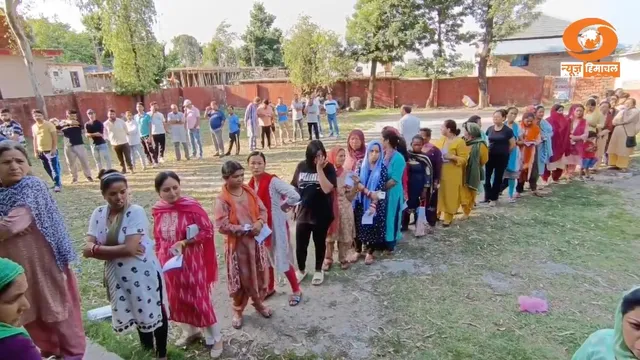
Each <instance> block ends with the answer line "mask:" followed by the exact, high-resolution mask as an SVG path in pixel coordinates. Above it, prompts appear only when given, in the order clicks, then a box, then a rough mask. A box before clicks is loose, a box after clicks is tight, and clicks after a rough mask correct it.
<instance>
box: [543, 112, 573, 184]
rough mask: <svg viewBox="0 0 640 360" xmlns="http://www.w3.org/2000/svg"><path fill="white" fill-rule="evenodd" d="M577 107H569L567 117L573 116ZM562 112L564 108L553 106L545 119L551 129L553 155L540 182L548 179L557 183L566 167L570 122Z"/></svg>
mask: <svg viewBox="0 0 640 360" xmlns="http://www.w3.org/2000/svg"><path fill="white" fill-rule="evenodd" d="M577 106H578V105H577V104H574V105H572V106H571V109H570V110H569V117H571V116H572V115H573V113H574V112H575V109H576V108H577ZM563 111H564V106H562V105H560V104H555V105H553V106H552V107H551V114H550V116H549V118H548V119H547V121H548V122H549V124H551V127H552V128H553V137H552V138H551V147H552V149H553V154H552V155H551V158H550V159H549V163H548V164H547V167H546V169H545V170H544V173H543V174H542V180H544V181H545V182H548V181H549V177H551V179H552V180H553V181H555V182H557V181H559V180H560V177H561V176H562V173H563V172H564V170H565V167H566V162H565V161H566V155H567V154H568V152H569V146H570V139H569V135H570V133H571V120H570V118H569V117H565V116H564V114H563Z"/></svg>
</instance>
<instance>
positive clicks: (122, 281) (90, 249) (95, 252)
mask: <svg viewBox="0 0 640 360" xmlns="http://www.w3.org/2000/svg"><path fill="white" fill-rule="evenodd" d="M98 177H99V178H100V192H102V196H103V197H104V199H105V201H106V202H107V204H106V205H102V206H99V207H97V208H96V209H95V210H94V211H93V214H91V219H90V220H89V230H88V231H87V242H86V245H85V247H84V250H83V255H84V257H86V258H94V259H98V260H103V261H105V271H104V277H105V279H104V280H105V285H106V287H107V297H108V299H109V301H110V302H111V313H112V316H111V326H112V327H113V330H114V331H115V332H117V333H118V334H122V333H123V332H126V331H128V330H133V329H137V330H138V336H139V337H140V343H141V344H142V347H143V348H144V349H146V350H149V351H154V350H155V354H156V356H157V358H158V359H166V358H167V337H168V334H169V317H168V312H169V311H168V310H169V309H168V308H166V304H165V299H166V293H165V287H164V281H163V280H162V275H161V272H162V270H161V268H160V263H159V262H158V259H157V258H156V255H155V253H154V252H153V245H154V242H153V240H151V237H150V236H149V234H150V231H149V220H148V219H147V214H146V213H145V211H144V209H143V208H142V207H141V206H139V205H136V204H131V203H130V202H129V189H128V183H127V178H125V177H124V175H122V174H121V173H119V172H118V171H116V170H106V171H105V170H101V171H100V173H99V174H98ZM154 340H155V345H154Z"/></svg>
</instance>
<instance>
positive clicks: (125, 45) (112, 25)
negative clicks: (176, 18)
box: [100, 0, 164, 94]
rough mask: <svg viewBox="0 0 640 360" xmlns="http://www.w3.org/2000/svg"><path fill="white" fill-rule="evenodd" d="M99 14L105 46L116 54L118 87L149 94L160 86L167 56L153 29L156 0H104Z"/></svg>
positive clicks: (136, 92)
mask: <svg viewBox="0 0 640 360" xmlns="http://www.w3.org/2000/svg"><path fill="white" fill-rule="evenodd" d="M100 15H101V18H102V25H103V26H102V35H103V37H104V41H105V45H106V46H107V48H108V49H109V50H110V51H111V52H112V53H113V57H114V62H113V67H114V78H115V85H116V90H117V91H118V92H121V93H127V94H146V93H148V92H151V91H153V90H155V89H157V87H158V83H159V81H160V79H161V78H162V68H163V63H164V56H163V46H162V45H161V44H159V43H158V41H157V40H156V38H155V36H154V35H153V31H152V30H151V25H152V24H153V23H154V22H155V17H156V10H155V6H154V3H153V0H104V5H103V7H102V9H101V11H100Z"/></svg>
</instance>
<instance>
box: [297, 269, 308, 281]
mask: <svg viewBox="0 0 640 360" xmlns="http://www.w3.org/2000/svg"><path fill="white" fill-rule="evenodd" d="M307 274H308V273H307V272H306V271H305V272H302V271H300V270H298V271H296V279H298V284H300V283H301V282H302V280H304V278H306V277H307Z"/></svg>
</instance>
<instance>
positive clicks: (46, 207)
mask: <svg viewBox="0 0 640 360" xmlns="http://www.w3.org/2000/svg"><path fill="white" fill-rule="evenodd" d="M544 115H545V109H544V108H543V107H542V106H538V107H530V108H527V110H526V111H525V113H524V114H523V115H522V116H521V120H520V121H518V120H517V118H518V109H516V108H509V109H506V110H498V111H496V112H495V113H494V114H493V125H492V126H490V127H489V129H488V130H487V131H486V132H483V131H481V127H480V118H479V117H472V118H471V119H469V121H467V122H465V123H464V124H463V125H462V126H461V129H460V128H458V125H457V124H456V122H455V121H453V120H447V121H445V122H444V124H443V125H442V127H441V135H442V137H441V138H439V139H437V140H435V141H433V142H431V130H430V129H426V128H424V129H420V133H419V134H416V135H415V136H414V137H412V138H411V139H404V138H402V137H401V135H400V133H399V132H398V131H397V130H396V129H394V128H392V127H386V128H385V129H383V131H382V134H381V137H380V139H369V142H366V141H365V137H364V133H363V132H362V131H360V130H354V131H352V132H351V134H350V135H349V137H348V139H347V143H346V144H345V146H344V147H343V146H336V147H334V148H332V149H330V150H329V151H327V150H326V149H325V147H324V144H323V143H322V142H321V141H319V140H313V141H311V142H310V143H309V144H308V146H307V149H306V152H305V158H304V160H303V161H301V162H300V163H299V164H298V165H297V167H296V170H295V173H294V175H293V178H292V179H291V181H285V180H282V179H280V178H278V177H277V176H276V175H275V174H270V173H268V172H266V170H265V169H266V166H267V158H266V157H265V155H264V154H263V153H261V152H257V151H254V152H252V153H251V154H250V155H249V156H248V158H247V161H246V164H244V165H243V164H241V163H240V162H237V161H234V160H229V161H226V162H225V163H224V164H223V165H222V171H221V173H222V178H223V179H224V185H223V186H222V189H221V191H220V193H219V195H218V197H217V199H216V201H215V205H214V212H213V219H212V220H211V219H210V218H209V216H208V214H207V212H206V211H205V210H204V208H203V206H202V205H201V204H200V203H198V201H196V200H194V199H193V198H190V197H188V196H187V195H186V194H183V193H182V191H181V180H180V177H179V176H178V175H177V174H175V173H174V172H171V171H165V172H161V173H159V174H158V175H157V177H156V179H155V189H156V191H157V193H158V196H159V200H158V202H157V203H156V204H155V205H154V206H153V209H152V216H153V220H154V225H153V228H151V227H150V223H149V220H148V216H147V214H146V213H145V211H144V209H143V208H142V207H141V206H139V205H136V204H134V203H132V202H131V201H130V197H129V191H128V182H127V178H126V177H125V176H124V175H123V174H121V173H120V172H118V171H115V170H107V171H104V170H103V171H101V173H100V176H99V177H100V191H101V193H102V195H103V197H104V200H105V205H102V206H99V207H98V208H96V209H95V210H94V212H93V214H92V215H91V217H90V220H89V225H88V231H87V238H86V245H85V246H84V249H83V251H82V255H83V256H84V257H87V258H91V259H94V260H95V261H103V262H104V264H105V271H104V284H105V287H106V292H107V297H108V299H109V301H110V304H111V310H112V327H113V330H114V331H115V332H117V333H124V332H126V331H129V330H136V331H137V332H138V335H139V339H140V344H141V347H142V348H144V349H147V350H149V351H151V352H153V353H154V354H155V356H156V357H157V358H158V359H166V357H167V342H168V332H169V320H172V321H173V322H174V323H176V324H177V326H179V327H180V328H181V330H182V331H181V333H182V336H181V337H180V338H179V339H178V341H177V342H176V345H177V346H180V347H182V346H186V345H189V344H191V343H193V342H196V341H200V340H204V343H205V344H206V346H207V347H208V348H209V349H210V355H211V357H212V358H217V357H219V356H220V355H221V354H222V351H223V343H222V334H221V327H220V323H219V321H218V319H217V317H216V311H215V309H214V304H213V302H212V292H213V289H214V285H215V284H216V282H217V280H218V275H219V274H218V264H217V261H216V259H217V255H216V248H215V244H214V233H215V232H216V231H217V232H219V233H220V234H222V235H223V236H224V239H225V241H224V259H225V265H226V276H227V288H228V292H229V295H230V297H231V299H232V310H233V318H232V326H233V327H234V328H236V329H240V328H241V327H242V326H243V322H244V320H245V319H244V317H243V315H244V312H245V309H246V306H247V305H248V304H249V301H251V304H252V305H253V307H254V308H255V310H256V311H257V313H258V314H259V315H260V316H263V317H265V318H270V317H271V316H272V315H273V310H272V309H271V308H270V307H269V306H268V304H267V299H269V297H270V296H272V295H273V294H274V293H275V279H276V276H277V274H284V275H285V277H286V279H287V280H288V283H289V285H290V287H291V294H290V296H289V299H288V302H289V305H290V306H297V305H298V304H300V302H301V301H303V291H302V289H301V285H300V284H301V282H302V281H303V280H304V279H305V278H306V277H307V276H308V274H309V271H308V270H307V267H306V263H307V251H308V247H309V243H310V242H311V240H313V243H314V247H315V256H314V259H313V264H314V268H313V272H312V273H313V274H312V275H311V285H314V286H318V285H321V284H322V283H323V282H324V281H325V272H327V271H329V270H330V269H331V268H332V267H333V263H334V251H335V250H337V253H338V256H337V261H338V263H339V266H340V268H341V269H343V270H346V269H348V268H349V267H350V266H351V265H352V264H354V263H356V262H358V261H360V260H361V259H362V258H364V263H365V264H372V263H373V262H374V261H375V259H376V257H379V256H381V255H382V256H391V255H392V254H393V252H394V250H395V247H396V245H397V242H398V241H400V240H401V238H402V233H403V232H405V231H407V230H408V229H409V225H410V224H411V222H412V218H413V224H414V225H415V227H414V232H415V235H416V236H422V235H425V234H427V233H433V231H434V230H435V228H436V224H437V222H438V221H441V222H442V227H444V228H446V227H448V226H450V225H451V224H452V222H453V221H454V218H455V215H456V214H457V213H458V211H459V209H461V213H462V216H461V218H460V220H463V219H465V218H467V217H469V216H470V214H471V212H472V211H473V209H474V208H475V206H476V198H477V197H478V194H479V193H481V194H483V198H484V202H486V203H488V204H489V205H490V206H495V205H496V203H498V201H499V198H500V197H501V195H502V193H503V192H504V191H505V190H507V196H508V201H509V202H516V201H517V200H516V199H517V198H518V197H519V195H520V194H522V193H523V192H524V191H525V185H527V184H528V188H529V191H531V193H532V194H534V195H537V196H543V195H544V194H545V193H544V192H542V191H541V190H540V189H539V188H538V178H539V177H542V180H543V181H544V182H554V181H560V179H561V177H563V176H564V177H565V178H566V179H567V180H569V181H570V180H572V179H575V178H576V177H581V178H585V179H586V178H589V177H590V176H591V174H592V172H593V171H595V170H597V169H598V167H599V165H601V164H603V163H605V162H606V163H607V164H608V165H610V167H611V168H612V169H618V170H622V171H624V170H626V169H627V168H628V166H629V157H630V155H631V153H632V151H633V147H635V141H634V140H632V138H633V139H634V137H635V135H636V134H637V133H638V125H639V124H640V111H639V110H637V109H636V108H635V100H634V99H627V100H626V101H625V103H624V104H623V105H621V106H619V105H618V104H617V103H616V102H615V99H614V98H613V97H612V98H611V99H607V100H604V101H601V102H600V103H597V101H596V99H593V98H591V99H589V100H588V101H587V102H586V103H585V106H583V105H580V104H576V105H573V106H571V108H570V110H569V112H568V114H567V115H565V114H564V108H563V107H562V106H561V105H555V106H553V107H552V109H551V113H550V116H549V117H547V118H546V119H545V116H544ZM460 135H463V136H462V137H461V136H460ZM245 172H246V173H245ZM246 178H250V179H249V181H248V182H245V180H246ZM0 182H1V184H2V187H0V216H2V219H1V221H0V349H1V351H0V359H15V358H20V359H26V360H32V359H40V358H41V356H42V357H50V356H54V357H58V358H63V359H82V358H83V356H84V351H85V340H84V339H85V337H84V329H83V324H82V314H81V310H80V296H79V290H78V284H77V281H76V277H75V274H74V272H73V271H72V270H71V268H70V265H71V264H72V263H73V262H74V261H75V260H76V254H75V252H74V251H73V247H72V243H71V239H70V236H69V233H68V231H67V229H66V226H65V224H64V222H63V220H62V219H63V217H62V214H61V213H60V211H59V209H58V207H57V205H56V202H55V200H54V199H53V197H52V196H51V195H50V193H49V191H48V189H47V186H46V184H45V183H44V182H43V181H42V180H40V179H39V178H37V177H35V176H32V175H31V174H30V163H29V158H28V157H27V154H26V152H25V150H24V148H23V147H22V146H21V145H20V144H18V143H15V142H12V141H4V142H2V143H1V144H0ZM481 199H482V198H481ZM481 202H482V201H481ZM291 215H292V216H293V218H294V222H295V225H294V226H295V229H294V231H293V232H294V234H295V250H294V246H293V240H292V239H291V236H290V233H291V231H290V229H289V226H290V224H293V223H292V222H290V221H289V220H290V216H291ZM194 228H195V229H196V231H195V232H194V231H192V230H193V229H194ZM154 239H155V240H154ZM294 252H295V253H294ZM177 255H181V256H182V259H183V260H182V261H183V263H182V266H181V268H180V269H178V270H172V271H167V272H163V270H162V267H163V265H165V264H166V263H167V262H168V261H169V260H170V259H172V258H173V257H175V256H177ZM639 306H640V289H634V290H632V291H630V292H629V293H627V294H625V295H624V297H623V299H622V301H621V305H620V306H619V308H618V309H617V311H616V321H615V328H614V329H613V330H600V331H598V332H596V333H594V334H593V335H592V336H591V337H589V339H588V340H587V341H586V342H585V344H584V345H583V346H582V347H581V348H580V349H579V350H578V352H577V353H576V355H575V356H574V359H576V360H581V359H596V358H598V359H600V358H603V359H604V358H606V359H614V358H615V359H638V358H640V341H639V340H638V339H640V330H639V329H640V328H639V327H638V326H637V324H638V319H640V307H639ZM598 356H600V357H598Z"/></svg>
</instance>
